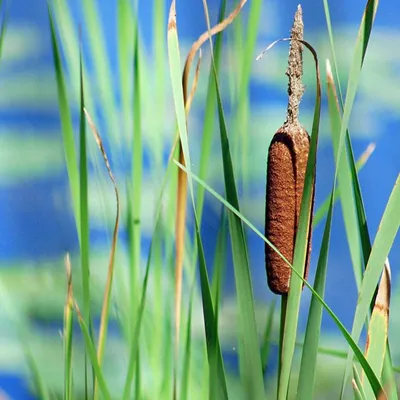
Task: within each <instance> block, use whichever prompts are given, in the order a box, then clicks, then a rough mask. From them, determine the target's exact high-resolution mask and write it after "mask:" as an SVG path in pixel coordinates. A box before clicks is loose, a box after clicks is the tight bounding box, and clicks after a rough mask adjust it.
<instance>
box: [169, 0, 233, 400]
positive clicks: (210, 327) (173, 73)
mask: <svg viewBox="0 0 400 400" xmlns="http://www.w3.org/2000/svg"><path fill="white" fill-rule="evenodd" d="M216 33H218V32H216ZM167 39H168V60H169V69H170V78H171V84H172V92H173V98H174V105H175V113H176V117H177V122H178V129H179V136H180V143H181V146H182V152H183V154H184V159H185V162H186V165H187V168H188V170H189V171H190V170H191V163H190V154H189V146H188V135H187V126H186V115H185V100H184V98H185V97H186V96H184V94H183V93H184V91H185V90H184V88H183V87H182V83H183V82H185V79H183V82H182V81H181V76H180V51H179V40H178V33H177V27H176V8H175V1H174V0H173V1H172V3H171V7H170V13H169V20H168V37H167ZM188 58H189V57H188ZM188 64H189V65H190V62H189V63H188V62H187V63H186V65H188ZM186 81H187V79H186ZM188 186H189V191H190V198H191V202H192V206H193V212H194V220H195V226H196V241H197V247H198V252H199V268H200V283H201V285H200V286H201V292H202V302H203V315H204V322H205V330H206V338H207V354H208V358H209V362H210V360H217V361H216V362H217V371H218V373H217V374H214V375H213V374H210V380H212V379H217V380H218V386H219V388H220V398H225V399H226V398H228V393H227V388H226V380H225V372H224V370H223V361H222V355H221V350H220V346H219V340H218V337H216V336H217V335H218V332H216V331H215V326H216V325H215V315H214V309H213V305H212V298H211V291H210V285H209V280H208V274H207V267H206V262H205V257H204V250H203V245H202V241H201V236H200V229H199V223H198V217H197V213H196V207H195V201H194V192H193V183H192V179H191V177H189V179H188ZM215 343H217V346H216V347H215V346H213V344H215Z"/></svg>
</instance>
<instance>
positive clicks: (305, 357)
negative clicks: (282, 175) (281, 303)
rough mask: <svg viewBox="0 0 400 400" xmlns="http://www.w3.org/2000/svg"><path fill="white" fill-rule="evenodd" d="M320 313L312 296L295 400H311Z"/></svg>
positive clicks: (321, 261) (320, 286) (325, 249)
mask: <svg viewBox="0 0 400 400" xmlns="http://www.w3.org/2000/svg"><path fill="white" fill-rule="evenodd" d="M333 193H334V191H332V195H331V201H330V205H329V210H328V216H327V218H326V223H325V229H324V234H323V237H322V243H321V250H320V253H319V258H318V264H317V270H316V272H315V281H314V290H315V291H316V292H317V293H318V294H319V295H320V296H321V298H324V294H325V285H326V274H327V269H328V255H329V243H330V236H331V226H332V215H333ZM322 311H323V308H322V304H321V303H320V302H319V301H318V299H317V298H316V297H314V296H313V297H312V298H311V303H310V310H309V313H308V319H307V328H306V334H305V338H304V346H303V352H302V357H301V364H300V376H299V381H298V387H297V399H299V400H306V399H310V398H313V390H314V383H315V375H316V369H317V356H318V345H319V338H320V334H321V322H322Z"/></svg>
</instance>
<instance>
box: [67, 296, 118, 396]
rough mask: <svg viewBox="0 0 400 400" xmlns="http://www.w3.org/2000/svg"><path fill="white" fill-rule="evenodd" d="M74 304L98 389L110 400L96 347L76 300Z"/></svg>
mask: <svg viewBox="0 0 400 400" xmlns="http://www.w3.org/2000/svg"><path fill="white" fill-rule="evenodd" d="M74 305H75V311H76V313H77V315H78V322H79V325H80V327H81V330H82V333H83V338H84V340H85V345H86V351H87V353H88V355H89V358H90V361H91V363H92V366H93V370H94V373H95V376H96V380H97V382H98V383H99V389H100V391H101V392H102V394H103V396H104V399H106V400H111V398H112V397H111V394H110V392H109V390H108V387H107V383H106V380H105V378H104V375H103V371H102V369H101V367H100V365H99V363H98V360H97V354H96V348H95V346H94V344H93V341H92V338H91V335H90V333H89V329H88V327H87V326H86V324H85V321H84V319H83V315H82V314H81V312H80V310H79V307H78V304H77V303H76V302H74Z"/></svg>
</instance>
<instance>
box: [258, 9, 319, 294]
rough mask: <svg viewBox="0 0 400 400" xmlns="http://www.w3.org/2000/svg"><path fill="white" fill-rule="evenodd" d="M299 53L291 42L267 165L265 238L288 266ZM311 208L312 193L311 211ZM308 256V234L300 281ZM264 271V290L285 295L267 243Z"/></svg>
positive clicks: (280, 267)
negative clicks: (281, 109)
mask: <svg viewBox="0 0 400 400" xmlns="http://www.w3.org/2000/svg"><path fill="white" fill-rule="evenodd" d="M291 38H292V39H296V40H303V18H302V10H301V6H300V5H299V6H298V8H297V11H296V14H295V18H294V23H293V27H292V31H291ZM302 52H303V45H302V44H301V43H300V42H299V41H294V40H292V41H291V42H290V49H289V60H288V68H287V71H286V75H287V76H288V77H289V87H288V95H289V101H288V108H287V115H286V121H285V122H284V124H283V125H282V127H281V128H279V129H278V131H277V132H276V133H275V135H274V137H273V138H272V141H271V144H270V147H269V150H268V162H267V185H266V205H265V236H266V237H267V239H269V240H270V241H271V242H272V244H273V245H274V246H275V247H276V248H277V249H278V250H279V251H280V252H281V253H282V255H283V256H284V257H285V258H286V259H287V260H288V261H289V262H290V263H293V253H294V247H295V239H296V233H297V226H298V219H299V215H300V207H301V200H302V195H303V187H304V180H305V174H306V167H307V160H308V153H309V148H310V136H309V135H308V133H307V131H306V129H305V128H304V127H303V126H302V125H301V124H300V122H299V119H298V116H299V105H300V101H301V98H302V96H303V93H304V87H303V84H302V81H301V77H302V74H303V54H302ZM314 183H315V180H314ZM313 204H314V189H313V194H312V203H311V207H312V208H313ZM312 211H313V210H311V215H312ZM310 227H311V220H310ZM310 252H311V229H310V234H309V238H308V252H307V258H306V265H305V272H304V277H305V278H307V273H308V265H309V256H310ZM265 265H266V271H267V279H268V286H269V288H270V289H271V290H272V291H273V292H274V293H276V294H287V293H288V292H289V283H290V276H291V268H290V267H289V265H287V263H286V262H285V261H284V260H283V259H282V258H281V257H280V255H279V254H278V253H277V252H276V251H275V250H273V249H272V248H271V247H270V246H269V245H268V244H267V243H265Z"/></svg>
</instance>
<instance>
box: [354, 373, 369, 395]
mask: <svg viewBox="0 0 400 400" xmlns="http://www.w3.org/2000/svg"><path fill="white" fill-rule="evenodd" d="M353 376H354V378H353V381H352V384H353V392H354V395H355V397H356V398H358V399H362V400H367V397H366V396H365V392H364V389H363V386H362V381H361V379H360V374H359V373H358V370H357V368H356V366H355V365H353Z"/></svg>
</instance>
